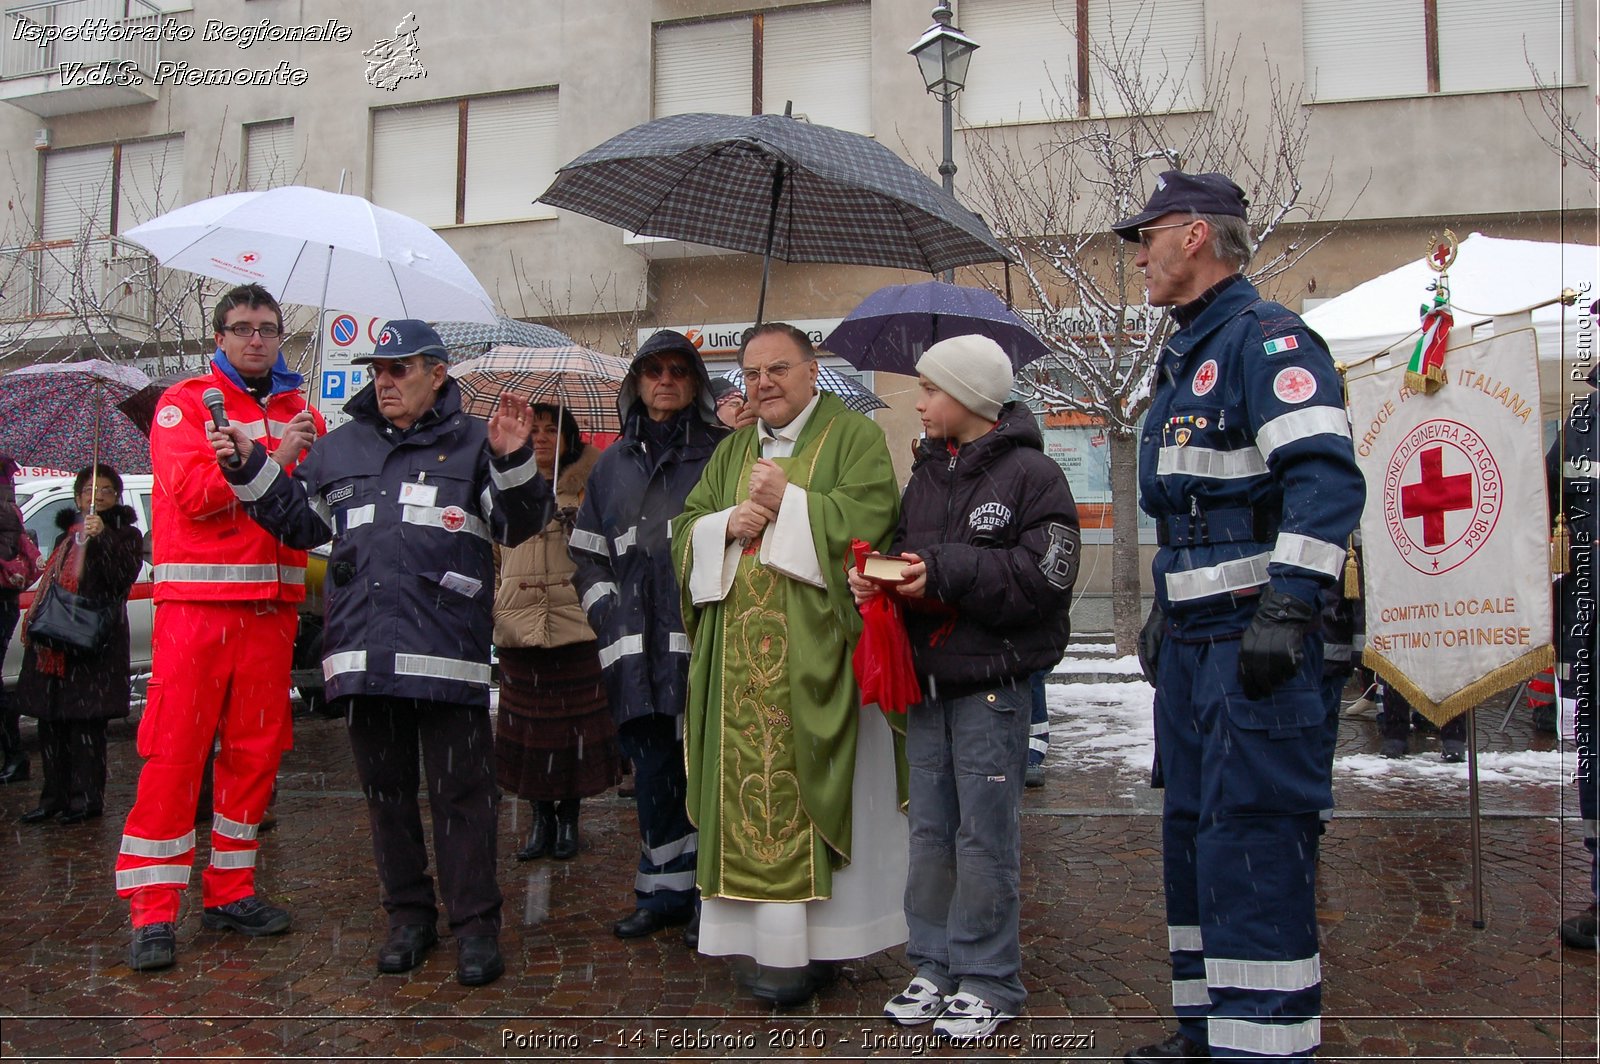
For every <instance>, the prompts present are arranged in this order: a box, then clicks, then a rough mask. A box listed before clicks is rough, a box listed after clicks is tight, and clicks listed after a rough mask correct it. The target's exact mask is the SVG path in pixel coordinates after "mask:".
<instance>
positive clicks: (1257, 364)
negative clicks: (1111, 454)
mask: <svg viewBox="0 0 1600 1064" xmlns="http://www.w3.org/2000/svg"><path fill="white" fill-rule="evenodd" d="M1139 495H1140V500H1139V501H1140V506H1142V507H1143V508H1144V511H1145V512H1146V513H1148V514H1149V515H1150V516H1152V517H1154V518H1155V519H1156V522H1157V524H1158V525H1165V526H1166V537H1167V539H1168V541H1169V543H1170V544H1171V545H1167V546H1162V547H1160V548H1159V549H1158V550H1157V552H1156V557H1155V564H1154V571H1155V591H1156V598H1157V601H1158V602H1159V603H1160V605H1161V608H1162V609H1163V610H1164V611H1165V612H1166V614H1167V616H1168V617H1169V618H1170V619H1171V620H1172V621H1173V622H1174V623H1175V624H1176V625H1177V626H1178V627H1179V629H1180V630H1181V631H1183V632H1184V633H1186V634H1190V635H1208V634H1220V633H1225V632H1236V631H1240V630H1242V629H1243V628H1244V627H1245V626H1246V625H1248V624H1249V621H1250V616H1251V614H1252V612H1253V611H1254V609H1255V606H1256V604H1257V603H1258V602H1259V601H1260V593H1261V592H1262V591H1263V590H1265V588H1266V586H1267V585H1268V584H1269V583H1270V585H1271V586H1272V587H1273V588H1274V589H1275V590H1277V591H1280V592H1284V593H1286V594H1290V595H1293V596H1294V597H1295V598H1297V599H1299V600H1301V601H1302V602H1306V603H1310V604H1313V605H1315V603H1316V600H1317V592H1318V590H1319V589H1320V588H1322V587H1323V586H1324V585H1326V584H1328V583H1330V582H1331V581H1332V580H1333V579H1334V578H1335V577H1336V576H1339V575H1340V574H1341V573H1342V571H1343V565H1344V558H1345V546H1346V543H1347V542H1348V539H1349V536H1350V532H1351V530H1352V529H1354V528H1355V527H1356V525H1357V523H1358V522H1359V521H1360V519H1361V507H1362V504H1363V502H1364V501H1365V498H1366V487H1365V484H1364V483H1363V481H1362V478H1361V472H1360V470H1359V469H1357V467H1356V462H1355V453H1354V451H1353V449H1352V447H1351V443H1350V428H1349V422H1348V419H1347V418H1346V415H1345V409H1344V401H1343V398H1342V394H1341V390H1340V386H1339V379H1338V374H1337V373H1336V372H1335V370H1334V368H1333V360H1332V358H1331V357H1330V356H1329V355H1328V350H1327V348H1326V346H1324V344H1323V342H1322V338H1321V337H1319V336H1317V335H1316V333H1314V332H1312V331H1311V330H1310V329H1308V328H1307V327H1306V325H1305V323H1304V322H1303V321H1301V320H1300V316H1299V315H1297V314H1295V313H1294V312H1293V311H1291V310H1289V309H1288V308H1287V307H1283V306H1281V305H1279V304H1277V303H1270V302H1267V301H1265V300H1263V299H1262V298H1261V296H1260V295H1259V294H1258V293H1257V292H1256V289H1255V286H1254V285H1252V284H1250V282H1249V281H1247V280H1245V279H1244V278H1243V277H1242V276H1241V277H1237V278H1236V279H1235V280H1234V281H1233V283H1232V284H1230V285H1228V286H1227V287H1225V288H1224V289H1223V290H1222V291H1221V292H1219V293H1218V294H1217V296H1216V298H1215V299H1214V300H1213V301H1212V302H1211V303H1210V304H1209V305H1208V306H1206V307H1205V308H1204V309H1203V310H1201V312H1200V314H1199V316H1198V317H1197V318H1196V319H1195V320H1194V321H1193V322H1191V323H1190V324H1189V326H1188V327H1187V328H1183V329H1180V330H1178V332H1177V333H1175V334H1174V335H1173V337H1172V339H1171V340H1170V341H1168V343H1167V346H1166V350H1164V351H1163V352H1162V355H1161V359H1160V361H1159V363H1158V364H1157V367H1156V391H1155V398H1154V399H1153V401H1152V402H1151V405H1150V411H1149V414H1148V415H1147V416H1146V419H1145V427H1144V433H1143V435H1142V436H1141V438H1140V446H1139Z"/></svg>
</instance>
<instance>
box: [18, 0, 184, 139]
mask: <svg viewBox="0 0 1600 1064" xmlns="http://www.w3.org/2000/svg"><path fill="white" fill-rule="evenodd" d="M163 29H164V26H163V23H162V16H161V10H160V8H158V7H156V6H155V5H154V4H152V3H150V2H149V0H51V2H47V3H34V4H16V5H11V6H8V7H7V8H6V9H5V17H4V19H3V20H0V100H6V101H8V102H10V103H13V104H16V105H17V106H18V107H21V108H23V109H25V110H28V111H32V112H33V113H35V114H39V115H46V116H49V115H56V114H69V113H72V112H77V111H85V110H92V109H97V108H101V107H117V106H126V105H128V104H130V103H139V102H144V101H148V100H152V99H154V98H155V88H154V78H155V73H156V67H157V64H158V63H159V62H160V60H161V38H162V36H163Z"/></svg>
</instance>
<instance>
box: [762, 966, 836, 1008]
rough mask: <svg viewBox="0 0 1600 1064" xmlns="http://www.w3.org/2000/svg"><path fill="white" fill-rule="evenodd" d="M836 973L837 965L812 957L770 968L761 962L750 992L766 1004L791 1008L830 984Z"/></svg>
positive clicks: (809, 998)
mask: <svg viewBox="0 0 1600 1064" xmlns="http://www.w3.org/2000/svg"><path fill="white" fill-rule="evenodd" d="M837 974H838V966H837V965H835V964H833V963H832V962H831V961H812V962H811V963H810V964H807V965H805V966H803V967H800V968H769V967H767V966H766V965H764V964H763V965H762V966H761V971H760V974H758V975H757V976H756V979H755V982H753V983H751V984H750V993H752V994H754V995H755V996H756V998H757V999H758V1000H760V1001H765V1002H766V1003H767V1004H769V1005H776V1006H777V1007H778V1008H781V1009H792V1008H795V1007H797V1006H800V1005H804V1004H805V1003H806V1002H808V1001H810V1000H811V999H812V998H814V997H816V996H817V991H819V990H821V989H823V988H824V987H826V986H828V985H829V984H831V983H832V982H833V980H834V978H835V977H836V976H837Z"/></svg>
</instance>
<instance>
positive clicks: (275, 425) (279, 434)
mask: <svg viewBox="0 0 1600 1064" xmlns="http://www.w3.org/2000/svg"><path fill="white" fill-rule="evenodd" d="M290 424H291V422H288V421H274V420H272V419H271V418H267V431H268V432H270V433H272V438H273V439H275V440H281V439H283V434H284V433H285V432H287V431H289V425H290Z"/></svg>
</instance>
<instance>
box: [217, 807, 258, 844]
mask: <svg viewBox="0 0 1600 1064" xmlns="http://www.w3.org/2000/svg"><path fill="white" fill-rule="evenodd" d="M260 827H261V826H260V825H259V824H246V823H245V822H244V821H242V820H229V819H228V818H227V817H225V816H223V815H222V814H221V813H212V814H211V833H212V834H213V835H221V836H222V837H223V838H225V839H235V840H237V841H239V842H250V841H252V840H253V839H254V838H255V837H256V832H257V831H259V830H260Z"/></svg>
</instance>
